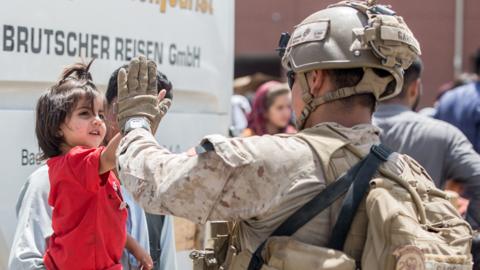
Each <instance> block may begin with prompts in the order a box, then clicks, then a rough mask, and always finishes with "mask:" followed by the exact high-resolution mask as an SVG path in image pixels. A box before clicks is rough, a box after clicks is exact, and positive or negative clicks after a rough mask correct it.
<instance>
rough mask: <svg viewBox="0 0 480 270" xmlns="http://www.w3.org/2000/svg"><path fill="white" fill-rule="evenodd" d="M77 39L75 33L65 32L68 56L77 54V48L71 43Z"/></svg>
mask: <svg viewBox="0 0 480 270" xmlns="http://www.w3.org/2000/svg"><path fill="white" fill-rule="evenodd" d="M74 40H75V41H76V40H77V35H76V34H75V33H73V32H69V33H68V34H67V53H68V56H75V55H76V54H77V49H76V47H75V44H73V41H74Z"/></svg>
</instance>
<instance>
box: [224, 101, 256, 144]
mask: <svg viewBox="0 0 480 270" xmlns="http://www.w3.org/2000/svg"><path fill="white" fill-rule="evenodd" d="M230 103H231V105H232V119H231V121H232V125H231V126H230V130H229V133H230V136H231V137H237V136H238V135H240V134H241V133H242V132H243V130H244V129H245V128H247V126H248V120H247V115H248V114H250V112H251V111H252V107H251V106H250V102H248V99H247V98H246V97H244V96H242V95H233V96H232V97H231V98H230Z"/></svg>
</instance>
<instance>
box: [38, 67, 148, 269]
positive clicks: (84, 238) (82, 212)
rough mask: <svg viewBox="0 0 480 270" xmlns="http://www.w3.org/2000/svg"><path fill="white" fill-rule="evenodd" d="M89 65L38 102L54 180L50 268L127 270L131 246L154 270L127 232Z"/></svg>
mask: <svg viewBox="0 0 480 270" xmlns="http://www.w3.org/2000/svg"><path fill="white" fill-rule="evenodd" d="M90 65H91V62H90V64H88V65H85V64H81V63H78V64H74V65H72V66H70V67H68V68H66V69H65V70H64V72H63V74H62V76H61V80H60V81H59V82H58V83H57V84H55V85H54V86H53V87H52V88H51V89H50V90H49V91H48V92H47V93H45V94H43V95H42V96H41V97H40V99H39V100H38V103H37V109H36V114H37V122H36V135H37V139H38V143H39V146H40V148H41V150H42V152H43V158H44V159H47V158H48V161H47V164H48V167H49V171H48V173H49V178H50V194H49V199H48V203H49V204H50V205H51V206H52V207H53V214H52V228H53V234H52V236H51V237H50V238H49V239H48V243H47V251H46V253H45V256H44V263H45V266H46V268H47V269H48V270H57V269H60V270H63V269H92V270H93V269H95V270H96V269H98V270H100V269H102V270H121V269H122V266H121V264H120V258H121V256H122V250H123V248H124V247H126V248H127V249H128V250H129V251H130V253H132V254H133V255H134V256H135V257H136V258H137V259H138V260H139V262H140V264H141V269H151V267H152V265H151V264H152V263H151V259H150V260H149V256H148V254H145V252H143V249H142V248H141V247H140V246H139V245H138V243H137V242H136V241H135V240H134V239H133V238H131V237H130V236H128V235H127V234H126V218H127V210H126V207H127V205H126V204H125V203H124V201H123V198H122V196H121V194H120V183H119V181H118V179H117V178H116V177H115V175H114V174H113V173H112V172H111V170H112V169H114V167H115V150H116V148H117V146H118V143H119V141H120V138H121V137H120V135H118V134H117V135H116V136H115V137H114V138H113V139H112V140H111V141H110V142H109V144H108V145H107V146H106V147H103V146H100V145H101V144H102V141H103V139H104V137H105V134H106V125H105V122H104V111H103V110H104V109H103V105H104V101H103V98H102V95H101V94H100V92H99V91H98V90H97V89H96V87H95V85H94V84H93V82H92V77H91V75H90V73H89V71H88V70H89V67H90Z"/></svg>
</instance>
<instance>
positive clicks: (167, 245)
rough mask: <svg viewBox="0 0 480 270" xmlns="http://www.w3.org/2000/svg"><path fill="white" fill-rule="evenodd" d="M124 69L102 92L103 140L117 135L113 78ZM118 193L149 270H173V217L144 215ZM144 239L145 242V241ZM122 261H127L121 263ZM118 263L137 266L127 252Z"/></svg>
mask: <svg viewBox="0 0 480 270" xmlns="http://www.w3.org/2000/svg"><path fill="white" fill-rule="evenodd" d="M127 67H128V65H123V66H121V67H119V68H117V69H116V70H115V71H114V72H113V73H112V75H111V76H110V79H109V81H108V86H107V91H106V93H105V99H106V118H107V124H108V129H107V136H106V137H105V138H106V139H109V138H112V137H113V136H114V135H115V134H116V133H118V132H119V127H118V122H117V111H116V106H117V96H118V89H117V77H118V72H119V71H120V69H121V68H125V69H126V68H127ZM156 77H157V88H158V90H162V89H164V90H166V94H165V97H166V98H168V99H172V98H173V94H172V87H173V86H172V83H171V82H170V80H168V78H167V76H166V75H165V74H163V73H161V72H160V71H157V75H156ZM106 142H107V141H106ZM120 180H121V179H120ZM122 192H124V193H126V194H125V196H124V198H125V200H126V201H127V200H128V201H127V202H128V205H130V206H131V207H130V210H132V211H134V214H132V216H131V217H129V218H128V219H127V230H129V231H130V230H131V232H132V233H134V232H135V233H136V235H137V237H138V238H141V239H142V240H143V241H142V243H143V246H144V248H146V249H147V250H150V256H151V257H152V259H153V265H154V266H153V270H175V269H177V261H176V257H175V256H176V255H175V254H176V248H175V233H174V229H173V218H172V217H171V216H163V215H155V214H150V213H146V212H144V211H143V209H142V208H141V207H140V206H139V205H138V204H137V203H136V202H135V201H134V200H133V198H132V195H131V194H130V193H128V191H126V190H125V189H122ZM145 234H146V235H145ZM138 238H137V239H138ZM145 239H146V241H147V242H145ZM125 258H127V259H126V260H125ZM122 262H125V263H124V264H123V265H130V266H136V265H137V264H136V259H135V256H133V254H130V253H128V250H124V254H123V257H122ZM124 268H125V266H124ZM125 269H130V268H125Z"/></svg>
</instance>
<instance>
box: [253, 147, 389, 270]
mask: <svg viewBox="0 0 480 270" xmlns="http://www.w3.org/2000/svg"><path fill="white" fill-rule="evenodd" d="M391 153H392V151H391V150H389V149H388V148H387V147H385V146H383V145H381V144H380V145H373V146H372V148H371V149H370V152H369V154H368V155H367V156H366V157H365V158H363V159H362V160H361V161H360V162H358V163H357V164H355V166H353V167H352V168H351V169H350V170H348V171H347V173H346V174H344V175H343V176H341V177H340V178H338V179H337V180H336V181H335V182H333V183H331V184H330V185H328V186H327V187H326V188H325V189H324V190H323V191H321V192H320V193H319V194H318V195H316V196H315V197H313V199H311V200H310V201H309V202H307V203H306V204H305V205H304V206H302V207H301V208H300V209H298V210H297V211H295V212H294V213H293V214H292V215H291V216H290V217H288V218H287V219H286V220H285V221H284V222H283V223H282V224H281V225H280V226H279V227H278V228H277V229H276V230H275V231H274V232H273V233H272V234H271V235H270V236H269V238H270V237H273V236H291V235H293V234H294V233H295V232H296V231H297V230H298V229H300V228H301V227H303V226H304V225H305V224H307V223H308V222H309V221H310V220H311V219H312V218H314V217H315V216H317V215H318V214H319V213H321V212H322V211H323V210H325V209H326V208H328V207H329V206H330V205H331V204H332V203H334V202H335V201H336V200H338V199H339V198H340V197H341V196H342V195H343V194H345V193H346V192H347V191H349V192H348V193H347V197H346V198H350V197H351V199H348V200H345V201H344V206H345V205H348V207H347V206H345V207H342V210H341V212H340V215H342V213H343V212H345V214H343V215H347V214H349V215H351V218H350V219H353V217H354V215H355V212H356V210H357V208H358V204H359V202H358V203H357V200H360V201H361V199H362V198H363V195H364V193H365V192H366V188H368V183H369V182H370V180H371V179H372V177H373V175H374V174H375V172H376V171H377V169H378V167H379V166H380V164H382V163H383V162H385V161H386V160H387V159H388V156H389V155H390V154H391ZM357 182H358V183H361V184H356V183H357ZM352 183H354V184H353V185H352ZM365 183H366V186H365ZM351 186H352V188H350V187H351ZM362 190H363V192H362ZM357 192H358V193H357ZM360 192H361V193H360ZM350 193H351V195H349V194H350ZM354 195H355V196H354ZM359 198H360V199H359ZM346 201H348V203H347V202H346ZM344 208H345V210H344ZM339 219H340V216H339ZM339 219H338V220H339ZM338 220H337V223H338ZM341 224H342V225H340V224H339V225H338V227H339V229H337V230H338V232H337V234H338V235H341V236H342V235H343V232H344V230H345V229H346V232H347V233H348V230H349V229H350V222H348V223H347V224H343V223H341ZM345 226H348V227H347V228H345ZM335 227H337V224H336V225H335ZM341 238H343V242H342V244H341V246H342V247H343V243H344V242H345V238H346V234H345V235H344V236H342V237H341ZM267 239H268V238H267ZM332 239H333V238H332ZM266 242H267V240H265V241H263V243H262V244H260V246H258V248H257V249H256V250H255V252H254V253H253V254H252V258H251V259H250V263H249V265H248V270H258V269H260V268H261V267H262V265H263V264H264V260H263V258H262V254H261V253H262V250H263V248H264V247H265V243H266Z"/></svg>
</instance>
